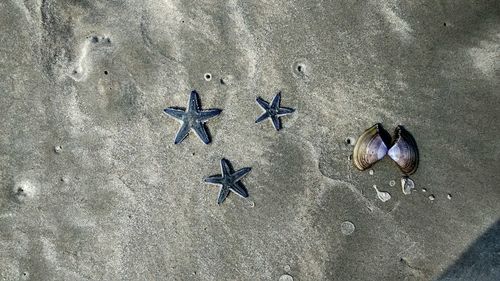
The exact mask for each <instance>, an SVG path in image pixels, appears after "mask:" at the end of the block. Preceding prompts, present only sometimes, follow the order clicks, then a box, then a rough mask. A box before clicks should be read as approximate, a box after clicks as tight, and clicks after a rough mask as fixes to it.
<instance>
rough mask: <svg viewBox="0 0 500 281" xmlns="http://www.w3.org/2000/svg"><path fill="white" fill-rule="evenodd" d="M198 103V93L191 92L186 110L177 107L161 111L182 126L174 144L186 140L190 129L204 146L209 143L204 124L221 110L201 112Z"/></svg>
mask: <svg viewBox="0 0 500 281" xmlns="http://www.w3.org/2000/svg"><path fill="white" fill-rule="evenodd" d="M198 101H199V97H198V93H197V92H196V91H192V92H191V95H190V96H189V102H188V107H187V110H184V109H182V108H178V107H169V108H165V109H164V110H163V111H165V113H167V114H168V115H170V116H172V117H173V118H175V119H176V120H178V121H179V122H181V124H182V125H181V127H180V128H179V131H178V132H177V135H176V136H175V140H174V143H175V144H178V143H180V142H181V141H182V140H183V139H184V138H186V136H187V135H188V134H189V131H190V130H191V129H193V131H194V132H195V133H196V135H197V136H198V137H199V138H200V139H201V141H203V142H204V143H205V144H209V143H210V137H209V136H208V133H207V130H206V128H205V124H204V123H205V122H207V120H208V119H210V118H213V117H215V116H217V115H219V114H220V113H221V112H222V110H220V109H216V108H214V109H207V110H201V109H200V107H199V105H198Z"/></svg>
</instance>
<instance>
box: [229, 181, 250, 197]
mask: <svg viewBox="0 0 500 281" xmlns="http://www.w3.org/2000/svg"><path fill="white" fill-rule="evenodd" d="M229 188H230V189H231V191H233V192H234V193H236V194H238V195H239V196H241V197H243V198H247V197H248V191H247V189H246V188H245V186H244V185H243V184H242V183H241V182H235V183H233V184H232V185H231V186H230V187H229Z"/></svg>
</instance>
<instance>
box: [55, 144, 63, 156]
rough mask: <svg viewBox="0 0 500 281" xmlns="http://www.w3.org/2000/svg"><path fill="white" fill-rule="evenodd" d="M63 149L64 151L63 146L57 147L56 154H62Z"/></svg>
mask: <svg viewBox="0 0 500 281" xmlns="http://www.w3.org/2000/svg"><path fill="white" fill-rule="evenodd" d="M62 149H63V148H62V146H60V145H56V146H54V152H55V153H57V154H59V153H61V152H62Z"/></svg>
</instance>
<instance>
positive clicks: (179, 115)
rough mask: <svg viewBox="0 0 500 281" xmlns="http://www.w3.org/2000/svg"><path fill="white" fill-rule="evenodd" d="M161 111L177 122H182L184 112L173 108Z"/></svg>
mask: <svg viewBox="0 0 500 281" xmlns="http://www.w3.org/2000/svg"><path fill="white" fill-rule="evenodd" d="M163 111H164V112H165V113H166V114H168V115H170V116H172V117H173V118H175V119H179V120H182V116H184V114H186V113H185V112H184V110H182V109H178V108H173V107H169V108H165V109H164V110H163Z"/></svg>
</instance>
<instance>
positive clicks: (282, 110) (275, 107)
mask: <svg viewBox="0 0 500 281" xmlns="http://www.w3.org/2000/svg"><path fill="white" fill-rule="evenodd" d="M256 101H257V103H258V104H259V106H260V107H262V109H263V110H264V113H263V114H262V115H261V116H259V118H257V120H255V123H259V122H262V121H264V120H265V119H267V118H270V119H271V121H272V122H273V126H274V128H275V129H276V131H279V130H280V129H281V120H280V117H281V116H284V115H288V114H291V113H292V112H294V111H295V110H294V109H293V108H288V107H280V102H281V92H278V94H276V96H274V98H273V101H272V102H271V105H269V103H268V102H267V101H265V100H263V99H262V98H261V97H257V99H256Z"/></svg>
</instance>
